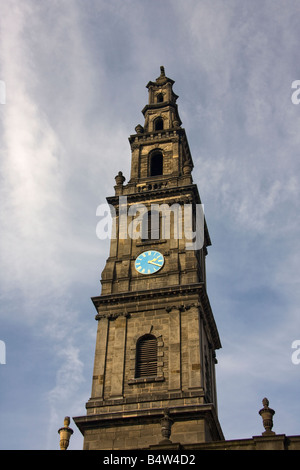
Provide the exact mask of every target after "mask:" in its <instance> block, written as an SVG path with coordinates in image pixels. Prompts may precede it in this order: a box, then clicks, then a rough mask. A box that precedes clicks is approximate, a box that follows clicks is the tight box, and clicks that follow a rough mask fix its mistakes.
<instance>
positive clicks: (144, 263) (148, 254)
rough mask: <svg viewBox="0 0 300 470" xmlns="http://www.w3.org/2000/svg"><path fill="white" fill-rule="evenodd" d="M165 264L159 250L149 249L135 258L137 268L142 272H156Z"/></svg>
mask: <svg viewBox="0 0 300 470" xmlns="http://www.w3.org/2000/svg"><path fill="white" fill-rule="evenodd" d="M163 265H164V257H163V255H162V254H161V253H159V251H154V250H148V251H144V252H143V253H141V254H140V255H139V256H138V257H137V259H136V260H135V264H134V266H135V269H136V270H137V271H138V272H139V273H141V274H154V273H156V272H157V271H159V270H160V269H161V268H162V267H163Z"/></svg>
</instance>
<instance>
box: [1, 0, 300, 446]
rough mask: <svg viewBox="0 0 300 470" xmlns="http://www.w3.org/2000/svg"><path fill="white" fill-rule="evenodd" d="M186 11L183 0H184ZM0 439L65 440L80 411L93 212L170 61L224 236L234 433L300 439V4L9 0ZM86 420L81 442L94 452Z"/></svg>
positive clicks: (223, 379)
mask: <svg viewBox="0 0 300 470" xmlns="http://www.w3.org/2000/svg"><path fill="white" fill-rule="evenodd" d="M183 5H184V6H183ZM0 6H1V19H0V21H1V30H2V33H1V43H0V80H3V81H4V82H5V85H6V104H1V105H0V115H1V119H0V133H1V136H0V171H1V173H0V174H1V185H0V197H1V209H0V213H1V217H0V231H1V232H0V233H1V241H0V263H1V270H0V340H1V341H4V342H5V346H6V364H0V397H1V399H0V417H1V419H0V423H1V424H0V448H1V449H58V447H59V443H58V440H59V437H58V434H57V429H58V428H59V427H60V426H62V424H63V419H64V416H66V415H69V416H71V417H72V416H78V415H82V414H85V403H86V401H87V400H88V399H89V397H90V392H91V378H92V368H93V356H94V347H95V337H96V327H97V324H96V321H95V320H94V316H95V310H94V307H93V304H92V302H91V300H90V297H92V296H95V295H98V294H99V293H100V276H101V271H102V269H103V267H104V264H105V261H106V259H107V257H108V241H107V240H104V241H103V240H99V239H98V238H97V236H96V225H97V222H98V219H97V217H96V209H97V207H98V205H99V204H102V203H104V202H105V198H106V196H110V195H113V194H114V190H113V186H114V184H115V181H114V177H115V175H116V174H117V173H118V171H120V170H122V171H123V173H124V175H125V176H126V178H127V180H128V179H129V171H130V157H131V155H130V147H129V143H128V137H129V135H130V134H133V133H134V132H135V131H134V128H135V126H136V125H137V124H139V123H141V124H143V116H142V114H141V110H142V108H143V107H144V105H145V104H146V103H147V99H148V96H147V89H146V88H145V86H146V84H147V83H148V81H149V80H155V79H156V77H157V76H158V75H159V73H160V70H159V67H160V66H161V65H164V66H165V70H166V75H167V76H168V77H170V78H172V79H174V80H175V85H174V91H175V93H177V94H178V95H179V99H178V105H179V113H180V117H181V120H182V122H183V127H184V128H185V129H186V133H187V136H188V140H189V144H190V148H191V152H192V155H193V159H194V164H195V168H194V171H193V178H194V182H195V183H197V185H198V188H199V191H200V195H201V198H202V202H203V203H204V207H205V214H206V220H207V224H208V228H209V232H210V236H211V239H212V246H211V247H210V248H209V254H208V256H207V277H208V294H209V297H210V301H211V305H212V308H213V311H214V315H215V319H216V322H217V325H218V329H219V334H220V337H221V342H222V346H223V347H222V349H221V350H219V351H218V354H217V358H218V365H217V386H218V406H219V419H220V422H221V426H222V429H223V432H224V434H225V438H226V439H235V438H249V437H252V436H253V435H259V434H261V432H262V431H263V428H262V423H261V418H260V416H259V415H258V410H259V409H260V408H261V407H262V403H261V401H262V399H263V398H264V397H265V396H266V397H268V398H269V400H270V406H271V407H272V408H274V409H275V411H276V414H275V417H274V431H275V432H276V433H279V434H287V435H294V434H300V427H299V418H300V405H299V399H298V397H299V377H300V364H299V365H297V364H293V362H292V359H291V358H292V353H293V350H292V348H291V345H292V343H293V341H295V340H299V339H300V321H299V304H300V288H299V287H300V286H299V282H300V276H299V262H300V259H299V248H300V247H299V245H300V243H299V238H300V237H299V235H300V229H299V201H300V194H299V189H300V188H299V170H300V164H299V145H300V133H299V123H300V106H297V105H295V104H293V103H292V101H291V96H292V92H293V90H292V88H291V85H292V82H293V81H294V80H299V79H300V68H299V60H298V58H299V41H300V32H299V26H298V19H299V15H300V4H299V2H297V1H292V0H287V1H285V2H282V1H279V0H272V1H265V0H251V1H250V0H248V1H246V0H245V1H243V2H241V1H238V0H228V1H226V2H223V1H218V0H213V1H211V0H210V1H208V0H207V1H206V0H197V1H195V0H185V1H184V2H183V1H182V0H163V1H158V0H139V1H138V0H122V1H121V0H110V1H109V2H108V1H103V0H97V1H96V0H85V1H83V0H82V1H79V0H77V1H76V0H65V1H64V2H61V1H58V0H51V2H50V1H49V0H48V1H46V0H42V1H37V0H34V1H33V0H26V2H23V1H21V0H19V1H17V0H0ZM71 427H72V428H73V429H74V431H75V432H74V435H73V436H72V439H71V443H70V449H81V448H82V442H83V441H82V436H81V434H80V432H79V430H78V429H77V428H76V426H75V424H74V422H72V421H71Z"/></svg>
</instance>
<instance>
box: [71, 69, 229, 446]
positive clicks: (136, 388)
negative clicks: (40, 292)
mask: <svg viewBox="0 0 300 470" xmlns="http://www.w3.org/2000/svg"><path fill="white" fill-rule="evenodd" d="M173 84H174V81H173V80H171V79H170V78H168V77H166V75H165V71H164V68H163V67H161V73H160V76H159V77H158V78H157V79H156V81H154V82H149V83H148V85H147V88H148V93H149V100H148V104H147V105H146V106H145V107H144V109H143V110H142V113H143V115H144V119H145V121H144V126H141V125H138V126H137V127H136V128H135V131H136V133H135V134H134V135H131V136H130V137H129V142H130V146H131V152H132V159H131V175H130V179H129V181H128V183H127V184H125V178H124V177H123V175H122V173H121V172H120V173H119V174H118V175H117V176H116V185H115V188H114V189H115V195H114V196H112V197H109V198H107V201H108V203H109V204H110V207H111V208H112V214H113V216H114V219H113V221H116V225H115V226H116V231H115V236H114V237H112V239H111V246H110V253H109V257H108V259H107V261H106V265H105V267H104V270H103V272H102V278H101V285H102V289H101V294H100V295H99V296H97V297H94V298H93V299H92V301H93V303H94V305H95V308H96V311H97V315H96V320H97V322H98V331H97V340H96V349H95V360H94V372H93V380H92V391H91V397H90V399H89V400H88V402H87V404H86V409H87V414H86V416H81V417H76V418H74V421H75V422H76V424H77V426H78V427H79V429H80V430H81V432H82V434H83V435H84V449H91V450H94V449H95V450H96V449H108V450H112V449H122V450H123V449H144V448H148V447H149V446H154V447H155V446H158V445H162V444H163V445H167V444H168V443H169V442H170V441H172V442H173V443H180V444H181V445H183V446H184V445H186V444H189V443H194V444H197V443H205V442H206V443H207V442H211V441H222V440H223V439H224V437H223V434H222V430H221V427H220V424H219V421H218V417H217V394H216V377H215V364H216V350H217V349H219V348H220V347H221V343H220V339H219V335H218V331H217V327H216V324H215V320H214V316H213V313H212V310H211V307H210V302H209V298H208V295H207V290H206V275H205V262H206V254H207V246H209V245H210V244H211V243H210V238H209V233H208V230H207V226H206V223H205V220H204V219H203V223H202V241H203V243H202V242H201V246H195V247H194V249H191V243H190V242H191V239H190V238H188V237H187V234H186V232H185V231H184V230H183V229H182V227H184V226H187V225H188V224H187V223H186V222H187V220H185V218H186V219H188V214H193V215H192V218H193V220H192V222H193V225H192V227H193V228H194V229H195V227H196V225H195V224H196V222H197V220H196V219H197V217H196V214H197V211H196V208H197V207H199V206H200V205H201V200H200V197H199V193H198V189H197V186H196V184H194V183H193V180H192V169H193V160H192V156H191V154H190V150H189V145H188V140H187V136H186V133H185V130H184V129H183V128H182V127H181V120H180V117H179V113H178V108H177V104H176V101H177V98H178V96H177V95H176V94H175V93H174V91H173ZM145 208H146V211H145ZM175 208H176V209H177V212H176V211H175V210H174V209H175ZM186 208H192V211H190V212H189V211H188V210H183V209H186ZM168 209H171V210H168ZM166 222H169V227H170V230H169V231H168V230H167V229H166V227H167V226H168V224H167V223H166ZM133 228H134V230H133ZM195 230H196V229H195Z"/></svg>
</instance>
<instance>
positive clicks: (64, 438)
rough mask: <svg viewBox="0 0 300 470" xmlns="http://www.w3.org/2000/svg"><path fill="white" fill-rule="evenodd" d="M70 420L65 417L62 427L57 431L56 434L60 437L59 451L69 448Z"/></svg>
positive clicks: (71, 431)
mask: <svg viewBox="0 0 300 470" xmlns="http://www.w3.org/2000/svg"><path fill="white" fill-rule="evenodd" d="M69 424H70V418H69V416H66V417H65V419H64V426H63V427H62V428H60V429H59V430H58V434H59V435H60V441H59V445H60V449H61V450H67V448H68V447H69V442H70V437H71V436H72V434H73V432H74V431H73V429H71V428H69Z"/></svg>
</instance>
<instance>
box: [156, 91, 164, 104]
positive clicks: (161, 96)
mask: <svg viewBox="0 0 300 470" xmlns="http://www.w3.org/2000/svg"><path fill="white" fill-rule="evenodd" d="M163 101H164V95H163V94H162V93H159V94H158V95H157V96H156V102H157V103H162V102H163Z"/></svg>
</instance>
